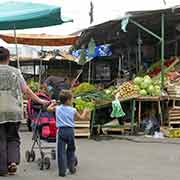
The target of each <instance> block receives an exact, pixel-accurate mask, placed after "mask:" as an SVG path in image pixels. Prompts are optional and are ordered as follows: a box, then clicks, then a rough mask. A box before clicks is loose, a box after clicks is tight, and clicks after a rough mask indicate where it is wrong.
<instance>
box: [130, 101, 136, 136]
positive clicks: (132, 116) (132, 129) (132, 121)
mask: <svg viewBox="0 0 180 180" xmlns="http://www.w3.org/2000/svg"><path fill="white" fill-rule="evenodd" d="M135 111H136V101H135V99H133V100H132V114H131V135H133V134H134V123H135Z"/></svg>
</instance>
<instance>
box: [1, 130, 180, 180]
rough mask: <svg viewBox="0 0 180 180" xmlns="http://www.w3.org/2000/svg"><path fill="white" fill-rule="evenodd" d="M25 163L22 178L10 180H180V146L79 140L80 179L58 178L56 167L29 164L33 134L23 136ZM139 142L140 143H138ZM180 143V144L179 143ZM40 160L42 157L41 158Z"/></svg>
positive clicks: (21, 167)
mask: <svg viewBox="0 0 180 180" xmlns="http://www.w3.org/2000/svg"><path fill="white" fill-rule="evenodd" d="M21 136H22V162H21V165H20V167H19V172H18V175H16V176H14V177H6V178H2V177H0V180H1V179H6V180H11V179H14V180H31V179H32V180H33V179H34V180H35V179H36V180H60V179H67V180H71V179H73V180H92V179H93V180H171V179H173V180H179V179H180V173H179V172H180V144H178V143H171V142H167V143H163V144H162V143H159V142H157V143H152V142H151V141H149V143H147V142H146V143H144V141H142V142H139V143H137V142H132V141H127V140H119V139H114V140H101V141H94V140H87V139H78V140H77V153H78V158H79V167H78V170H77V174H76V175H68V176H67V177H65V178H61V177H58V176H57V171H56V163H55V161H54V162H52V167H51V169H50V170H44V171H40V170H39V169H38V166H37V163H35V162H34V163H27V162H26V161H25V158H24V152H25V150H27V149H28V148H29V147H30V144H31V133H27V132H23V133H21ZM136 141H137V139H136ZM177 142H180V141H179V140H177ZM37 156H38V155H37Z"/></svg>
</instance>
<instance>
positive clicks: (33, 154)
mask: <svg viewBox="0 0 180 180" xmlns="http://www.w3.org/2000/svg"><path fill="white" fill-rule="evenodd" d="M35 159H36V154H35V152H34V150H32V151H31V161H32V162H34V161H35Z"/></svg>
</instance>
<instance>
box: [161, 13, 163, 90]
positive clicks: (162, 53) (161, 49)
mask: <svg viewBox="0 0 180 180" xmlns="http://www.w3.org/2000/svg"><path fill="white" fill-rule="evenodd" d="M163 89H164V14H161V90H163Z"/></svg>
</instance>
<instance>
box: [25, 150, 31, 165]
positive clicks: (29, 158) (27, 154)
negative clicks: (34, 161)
mask: <svg viewBox="0 0 180 180" xmlns="http://www.w3.org/2000/svg"><path fill="white" fill-rule="evenodd" d="M25 158H26V161H27V162H30V160H31V153H30V151H26V153H25Z"/></svg>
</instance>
